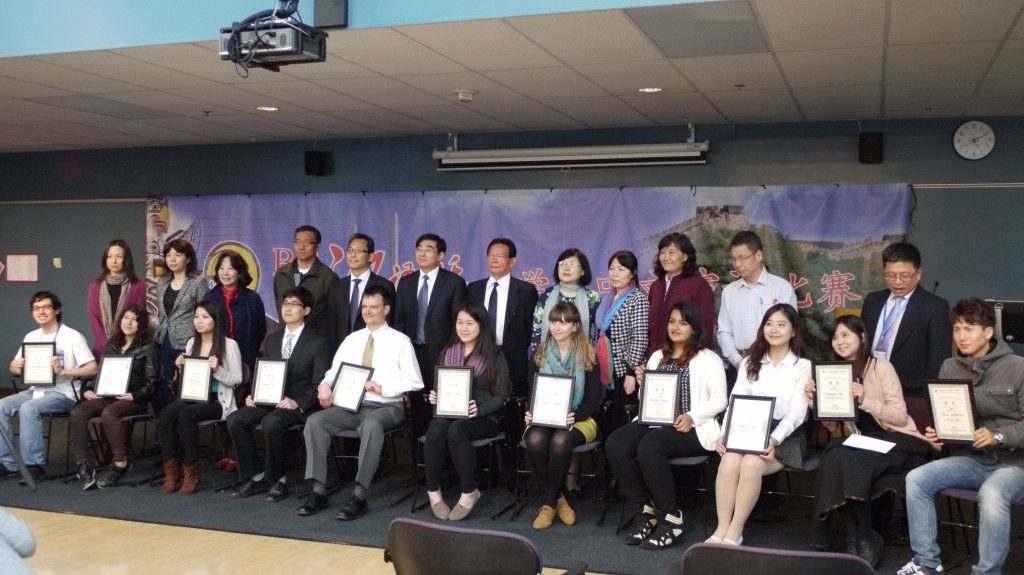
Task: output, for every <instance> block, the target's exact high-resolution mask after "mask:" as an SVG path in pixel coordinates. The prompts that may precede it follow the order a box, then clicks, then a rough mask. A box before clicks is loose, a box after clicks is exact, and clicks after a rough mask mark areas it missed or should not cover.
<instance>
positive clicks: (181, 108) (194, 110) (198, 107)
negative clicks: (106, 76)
mask: <svg viewBox="0 0 1024 575" xmlns="http://www.w3.org/2000/svg"><path fill="white" fill-rule="evenodd" d="M103 97H104V98H106V99H108V100H115V101H118V102H124V103H126V104H132V105H135V106H141V107H143V108H151V109H153V110H163V111H165V112H169V113H172V114H178V115H181V116H201V115H203V113H204V112H211V113H214V114H226V113H230V112H231V108H227V107H225V106H218V105H215V104H210V103H209V102H202V101H200V100H193V99H191V98H184V97H182V96H177V95H175V94H168V93H167V92H157V91H155V90H139V91H137V92H117V93H113V94H103Z"/></svg>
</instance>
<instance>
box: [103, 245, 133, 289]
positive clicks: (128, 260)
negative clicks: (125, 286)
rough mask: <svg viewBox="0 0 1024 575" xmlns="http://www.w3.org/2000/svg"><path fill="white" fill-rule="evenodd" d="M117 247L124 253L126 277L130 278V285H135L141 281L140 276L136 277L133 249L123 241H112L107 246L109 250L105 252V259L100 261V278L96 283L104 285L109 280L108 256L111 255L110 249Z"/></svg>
mask: <svg viewBox="0 0 1024 575" xmlns="http://www.w3.org/2000/svg"><path fill="white" fill-rule="evenodd" d="M114 246H117V247H119V248H121V249H122V250H123V251H124V264H123V268H122V269H123V270H124V275H126V276H128V283H130V284H133V283H135V282H137V281H139V276H137V275H135V260H133V259H132V249H131V248H130V247H128V242H126V241H124V240H122V239H116V240H110V243H109V244H107V248H106V249H105V250H103V257H102V259H100V277H98V278H96V281H97V282H99V283H103V282H104V281H106V279H107V274H109V273H110V270H108V269H107V254H109V253H110V248H112V247H114Z"/></svg>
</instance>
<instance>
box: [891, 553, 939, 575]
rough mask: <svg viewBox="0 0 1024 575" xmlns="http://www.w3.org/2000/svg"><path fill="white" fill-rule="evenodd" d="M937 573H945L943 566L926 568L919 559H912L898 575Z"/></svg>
mask: <svg viewBox="0 0 1024 575" xmlns="http://www.w3.org/2000/svg"><path fill="white" fill-rule="evenodd" d="M935 573H944V571H943V570H942V565H939V566H938V567H935V568H932V567H925V566H924V565H921V564H919V563H918V562H917V558H916V557H915V558H914V559H911V560H910V562H909V563H907V564H906V565H904V566H903V567H902V568H901V569H900V570H899V571H897V572H896V575H934V574H935Z"/></svg>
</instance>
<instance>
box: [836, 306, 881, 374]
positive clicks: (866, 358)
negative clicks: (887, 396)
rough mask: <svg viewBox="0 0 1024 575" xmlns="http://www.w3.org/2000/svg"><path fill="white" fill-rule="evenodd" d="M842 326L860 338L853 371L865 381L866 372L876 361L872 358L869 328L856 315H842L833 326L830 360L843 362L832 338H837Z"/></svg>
mask: <svg viewBox="0 0 1024 575" xmlns="http://www.w3.org/2000/svg"><path fill="white" fill-rule="evenodd" d="M841 325H842V326H845V327H846V329H848V330H850V331H852V332H853V334H854V335H856V336H857V337H859V338H860V348H859V349H857V357H855V358H854V359H853V371H854V373H855V374H856V375H857V377H859V378H861V379H862V380H863V378H864V372H865V371H867V370H868V366H869V365H871V362H872V361H874V359H875V358H873V357H871V352H870V348H871V342H870V340H868V337H867V333H868V328H867V327H866V326H865V325H864V320H862V319H860V318H859V317H857V316H855V315H841V316H839V317H837V318H836V324H835V325H834V326H832V329H831V331H829V334H828V341H829V346H828V348H829V358H830V359H831V360H832V361H843V358H842V357H839V354H838V353H836V350H835V348H833V347H832V338H834V337H835V336H836V331H838V330H839V326H841Z"/></svg>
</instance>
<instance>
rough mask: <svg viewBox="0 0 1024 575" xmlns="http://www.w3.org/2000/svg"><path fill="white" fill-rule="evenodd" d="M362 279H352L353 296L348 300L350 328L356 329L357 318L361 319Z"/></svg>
mask: <svg viewBox="0 0 1024 575" xmlns="http://www.w3.org/2000/svg"><path fill="white" fill-rule="evenodd" d="M361 281H363V280H361V279H355V278H353V279H352V298H351V300H350V301H349V302H348V330H349V331H350V332H352V331H355V330H356V320H357V319H359V316H360V313H359V282H361Z"/></svg>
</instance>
